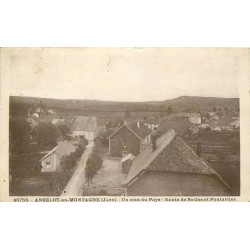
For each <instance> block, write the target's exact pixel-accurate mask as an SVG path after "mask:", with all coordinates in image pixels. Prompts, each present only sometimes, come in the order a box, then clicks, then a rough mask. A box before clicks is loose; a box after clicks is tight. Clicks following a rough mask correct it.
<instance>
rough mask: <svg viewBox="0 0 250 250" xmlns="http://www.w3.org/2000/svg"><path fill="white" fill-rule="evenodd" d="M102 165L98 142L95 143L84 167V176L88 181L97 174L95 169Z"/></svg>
mask: <svg viewBox="0 0 250 250" xmlns="http://www.w3.org/2000/svg"><path fill="white" fill-rule="evenodd" d="M101 167H102V158H101V157H100V154H99V151H98V144H95V146H94V148H93V151H92V153H91V155H90V158H89V159H88V160H87V163H86V168H85V177H86V179H87V181H88V185H89V182H92V179H93V178H94V176H95V175H96V174H97V171H98V170H99V169H100V168H101Z"/></svg>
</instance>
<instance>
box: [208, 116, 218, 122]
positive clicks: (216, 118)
mask: <svg viewBox="0 0 250 250" xmlns="http://www.w3.org/2000/svg"><path fill="white" fill-rule="evenodd" d="M219 119H220V118H219V117H218V116H217V115H213V116H212V117H211V118H210V120H211V121H218V120H219Z"/></svg>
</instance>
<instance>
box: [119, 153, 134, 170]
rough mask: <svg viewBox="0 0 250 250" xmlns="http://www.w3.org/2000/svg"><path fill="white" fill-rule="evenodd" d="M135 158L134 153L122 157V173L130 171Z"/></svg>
mask: <svg viewBox="0 0 250 250" xmlns="http://www.w3.org/2000/svg"><path fill="white" fill-rule="evenodd" d="M134 159H135V156H134V155H133V154H131V153H130V154H128V155H126V156H124V157H123V158H122V159H121V163H122V173H123V174H127V173H128V172H129V169H130V167H131V165H132V162H133V160H134Z"/></svg>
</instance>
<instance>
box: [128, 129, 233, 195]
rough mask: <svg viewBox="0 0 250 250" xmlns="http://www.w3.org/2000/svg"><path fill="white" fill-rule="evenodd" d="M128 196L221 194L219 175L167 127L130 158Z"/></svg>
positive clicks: (222, 185)
mask: <svg viewBox="0 0 250 250" xmlns="http://www.w3.org/2000/svg"><path fill="white" fill-rule="evenodd" d="M125 187H126V190H127V191H126V195H128V196H224V195H226V196H227V195H231V189H230V187H229V186H228V184H227V183H226V182H225V181H224V180H223V179H222V178H221V176H220V175H219V174H218V173H217V172H216V171H215V170H214V169H213V168H212V167H211V166H210V165H209V164H208V163H206V162H205V161H204V160H202V159H201V158H200V157H198V156H197V155H196V153H195V152H194V151H193V150H192V149H191V148H190V147H189V146H188V145H187V144H186V143H185V142H184V140H183V139H181V138H180V137H179V136H178V135H177V134H176V133H175V131H174V130H169V131H168V132H167V133H165V134H164V135H162V136H161V137H160V138H158V139H157V140H156V143H155V145H153V147H148V148H147V149H145V150H144V151H142V152H141V153H140V154H139V155H138V156H137V157H136V158H135V159H134V161H133V163H132V165H131V168H130V170H129V173H128V175H127V179H126V182H125Z"/></svg>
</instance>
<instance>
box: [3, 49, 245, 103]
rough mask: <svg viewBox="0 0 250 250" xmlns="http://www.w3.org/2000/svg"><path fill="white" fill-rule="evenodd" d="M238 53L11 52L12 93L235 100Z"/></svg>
mask: <svg viewBox="0 0 250 250" xmlns="http://www.w3.org/2000/svg"><path fill="white" fill-rule="evenodd" d="M242 52H243V51H242V49H222V48H220V49H215V48H214V49H211V48H207V49H201V48H199V49H198V48H196V49H194V48H193V49H192V48H176V49H174V48H168V49H166V48H165V49H160V48H113V49H111V48H106V49H104V48H68V49H64V48H43V49H41V48H35V49H31V48H26V49H25V48H22V49H9V50H8V51H7V54H8V55H9V58H10V86H9V90H10V95H17V96H32V97H46V98H58V99H95V100H110V101H158V100H166V99H172V98H175V97H178V96H213V97H239V84H240V82H239V81H240V77H239V75H240V70H241V67H240V65H241V60H242V56H243V53H242Z"/></svg>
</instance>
